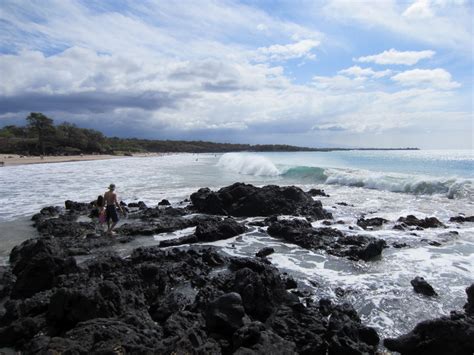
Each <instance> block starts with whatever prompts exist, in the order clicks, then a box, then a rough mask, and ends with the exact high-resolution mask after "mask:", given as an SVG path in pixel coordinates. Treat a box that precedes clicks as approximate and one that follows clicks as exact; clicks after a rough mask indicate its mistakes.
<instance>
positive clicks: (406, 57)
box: [355, 48, 436, 65]
mask: <svg viewBox="0 0 474 355" xmlns="http://www.w3.org/2000/svg"><path fill="white" fill-rule="evenodd" d="M435 53H436V52H435V51H431V50H425V51H397V50H396V49H393V48H392V49H389V50H388V51H383V52H382V53H379V54H375V55H368V56H365V57H359V58H357V59H355V61H357V62H363V63H376V64H403V65H414V64H416V63H418V62H419V61H420V60H422V59H426V58H432V57H433V56H434V55H435Z"/></svg>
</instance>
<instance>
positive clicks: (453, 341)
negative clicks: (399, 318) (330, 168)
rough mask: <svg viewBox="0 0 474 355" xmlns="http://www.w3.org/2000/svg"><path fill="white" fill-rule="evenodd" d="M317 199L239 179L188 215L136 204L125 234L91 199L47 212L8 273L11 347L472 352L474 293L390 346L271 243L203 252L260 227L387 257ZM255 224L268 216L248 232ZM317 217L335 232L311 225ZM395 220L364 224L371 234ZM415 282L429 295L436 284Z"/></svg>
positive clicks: (0, 290)
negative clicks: (314, 293) (339, 225)
mask: <svg viewBox="0 0 474 355" xmlns="http://www.w3.org/2000/svg"><path fill="white" fill-rule="evenodd" d="M313 196H315V197H317V196H324V195H322V194H314V193H306V192H304V191H303V190H301V189H299V188H297V187H279V186H265V187H263V188H257V187H254V186H252V185H247V184H241V183H236V184H234V185H231V186H228V187H225V188H222V189H220V190H219V191H211V190H209V189H207V188H206V189H200V190H199V191H197V192H196V193H194V194H192V195H191V196H190V201H189V202H190V203H188V201H186V202H184V203H183V204H182V206H183V207H171V206H169V204H168V203H167V201H163V202H162V203H160V205H159V206H156V207H148V206H146V205H145V204H144V203H143V202H138V203H129V204H128V205H127V204H125V203H124V208H126V209H127V210H128V216H127V218H126V219H125V223H124V224H122V225H121V226H120V227H119V228H118V229H117V233H118V235H117V236H116V237H113V238H111V237H107V236H105V235H104V234H103V232H102V231H101V230H100V228H99V226H98V222H97V220H96V218H95V217H94V216H95V213H96V211H95V207H94V205H93V204H92V203H79V202H73V201H66V203H65V208H62V207H61V208H60V207H54V206H51V207H47V208H43V209H42V210H41V211H40V212H39V213H38V214H36V215H35V216H33V222H34V224H35V227H36V228H37V230H38V231H39V233H40V237H39V238H37V239H30V240H27V241H25V242H24V243H22V244H21V245H19V246H17V247H15V248H14V249H13V250H12V252H11V254H10V264H9V266H8V267H4V268H2V269H0V297H1V302H2V305H3V307H2V309H1V310H0V347H10V348H15V349H16V350H19V351H22V352H24V353H27V354H55V353H69V354H375V353H377V352H378V351H379V349H380V346H381V345H382V344H383V345H384V346H385V347H386V348H387V349H389V350H393V351H398V352H401V353H402V354H433V353H437V354H472V352H473V351H474V340H473V339H474V312H473V310H474V284H473V285H471V286H470V287H469V288H468V289H467V290H466V292H467V295H468V302H467V303H466V305H465V310H464V311H456V312H452V313H451V315H450V316H448V317H443V318H440V319H435V320H432V321H425V322H421V323H420V324H419V325H417V326H416V327H415V329H413V331H412V332H410V333H408V334H406V335H403V336H401V337H399V338H396V339H384V340H383V341H381V339H380V338H379V336H378V334H377V332H376V330H375V329H373V328H371V327H367V326H365V325H363V324H362V322H361V320H360V318H359V316H358V314H357V312H356V311H355V310H354V308H353V307H352V306H351V305H350V304H348V303H343V304H337V303H334V301H332V300H329V299H325V298H322V299H314V297H311V294H309V293H308V292H306V291H305V290H302V289H299V288H298V282H297V281H296V280H294V279H293V278H292V277H291V276H289V275H286V274H283V273H281V272H280V271H279V270H278V269H277V268H275V267H274V266H273V265H272V264H271V262H270V261H269V259H267V256H268V255H270V254H271V253H272V252H273V250H272V249H271V248H264V249H262V250H261V251H260V252H259V253H257V255H258V256H255V257H253V258H237V257H232V256H229V255H226V254H224V253H222V252H219V251H218V250H217V249H215V248H209V247H207V248H203V247H202V246H199V245H196V246H193V245H194V244H196V243H202V242H212V241H216V240H221V239H227V238H232V237H235V236H237V235H240V234H242V233H244V232H245V231H246V230H248V228H261V230H262V231H264V232H266V233H268V235H270V236H271V237H274V238H278V239H279V240H282V241H284V242H285V243H291V244H296V245H298V246H300V247H302V248H307V249H310V250H320V251H324V252H326V253H328V254H331V255H334V256H336V257H341V258H348V259H350V260H354V261H358V260H364V261H367V262H371V260H377V259H379V258H381V257H383V250H384V249H385V248H387V247H388V245H387V243H386V242H385V241H383V240H381V239H376V238H373V237H370V236H367V235H364V234H363V233H361V234H356V235H353V234H351V235H345V234H344V233H342V232H341V231H339V230H337V229H335V228H331V227H330V225H331V224H333V223H334V221H333V220H332V215H331V214H330V213H329V212H327V211H326V210H324V208H323V206H322V203H321V202H320V201H318V200H315V199H314V198H313ZM244 217H262V218H261V220H260V221H258V222H253V223H244V221H243V218H244ZM318 220H324V221H327V224H328V226H327V227H319V228H316V227H313V225H312V224H311V222H315V221H318ZM388 222H389V221H387V220H382V219H379V220H375V219H374V220H371V219H361V220H360V221H358V223H357V224H358V225H359V226H360V227H361V228H362V230H364V229H367V228H378V227H380V226H381V225H383V224H385V223H388ZM464 222H470V221H469V217H467V219H466V218H464V217H463V220H462V221H459V223H464ZM395 223H398V224H396V225H399V226H400V227H399V228H403V229H408V230H412V229H413V230H416V228H442V227H443V224H442V223H441V222H440V221H437V220H433V219H432V218H430V219H424V220H418V219H416V218H413V216H406V217H402V218H400V219H399V220H398V221H396V222H395ZM191 227H192V230H193V231H192V232H190V234H188V235H185V236H182V237H178V238H174V239H167V240H163V241H161V242H160V244H159V245H156V246H151V247H139V248H136V249H134V250H133V251H132V252H131V253H130V255H128V256H127V257H123V256H120V255H118V254H117V253H116V252H113V251H112V249H111V246H113V245H116V244H118V243H129V242H132V241H133V240H134V239H135V238H137V237H143V236H148V235H155V234H158V233H164V232H173V231H178V230H183V229H185V228H191ZM81 255H82V256H87V257H86V258H83V259H78V258H77V257H78V256H81ZM416 280H417V281H416V283H415V284H416V285H417V286H418V285H419V284H420V282H421V281H423V282H426V281H424V280H423V279H421V280H420V279H416ZM415 284H414V286H415ZM425 287H427V286H425Z"/></svg>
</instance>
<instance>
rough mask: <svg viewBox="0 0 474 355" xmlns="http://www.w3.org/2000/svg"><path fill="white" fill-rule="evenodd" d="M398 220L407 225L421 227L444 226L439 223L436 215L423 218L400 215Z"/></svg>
mask: <svg viewBox="0 0 474 355" xmlns="http://www.w3.org/2000/svg"><path fill="white" fill-rule="evenodd" d="M398 222H401V223H404V224H406V225H407V226H415V227H421V228H439V227H444V224H443V223H441V221H440V220H438V219H437V218H436V217H426V218H424V219H418V218H416V217H415V216H413V215H408V216H406V217H400V218H399V219H398Z"/></svg>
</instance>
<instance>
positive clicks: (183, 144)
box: [0, 112, 416, 155]
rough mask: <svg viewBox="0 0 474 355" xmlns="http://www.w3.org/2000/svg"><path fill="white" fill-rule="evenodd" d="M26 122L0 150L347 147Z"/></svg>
mask: <svg viewBox="0 0 474 355" xmlns="http://www.w3.org/2000/svg"><path fill="white" fill-rule="evenodd" d="M26 121H27V125H26V126H15V125H8V126H5V127H3V128H1V129H0V152H1V153H6V154H21V155H76V154H116V155H128V154H132V153H165V152H185V153H220V152H243V151H251V152H271V151H277V152H283V151H284V152H298V151H331V150H349V149H348V148H308V147H296V146H291V145H284V144H257V145H250V144H231V143H216V142H206V141H181V140H149V139H139V138H119V137H107V136H105V135H104V134H103V133H102V132H99V131H97V130H94V129H88V128H81V127H78V126H76V125H75V124H73V123H68V122H63V123H60V124H55V123H54V121H53V119H51V118H49V117H47V116H46V115H44V114H42V113H39V112H31V113H30V114H29V115H28V117H27V118H26ZM358 149H368V148H358ZM403 149H416V148H403Z"/></svg>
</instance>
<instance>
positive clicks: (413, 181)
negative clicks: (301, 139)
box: [0, 151, 474, 337]
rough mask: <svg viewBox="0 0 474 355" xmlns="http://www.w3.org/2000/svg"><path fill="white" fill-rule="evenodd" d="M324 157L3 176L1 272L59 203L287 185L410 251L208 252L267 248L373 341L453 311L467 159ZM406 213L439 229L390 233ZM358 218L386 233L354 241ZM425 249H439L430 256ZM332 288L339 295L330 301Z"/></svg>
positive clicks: (230, 243) (63, 167) (471, 253)
mask: <svg viewBox="0 0 474 355" xmlns="http://www.w3.org/2000/svg"><path fill="white" fill-rule="evenodd" d="M333 153H334V154H333ZM333 153H265V154H250V153H248V154H242V153H237V154H234V153H232V154H225V155H219V154H218V155H214V154H200V155H193V154H179V155H169V156H162V157H145V158H124V159H117V160H107V161H90V162H76V163H58V164H47V165H44V164H43V165H28V166H12V167H4V168H1V169H0V181H1V185H0V204H1V206H2V208H1V210H0V236H1V241H2V242H1V245H0V258H1V262H2V263H5V262H6V260H7V255H8V252H9V250H11V247H12V246H13V245H14V244H17V243H19V242H21V241H22V240H24V239H27V238H30V237H31V236H33V235H35V232H34V230H33V229H32V228H31V227H29V224H30V223H31V222H30V221H29V218H30V217H31V215H32V214H33V213H36V212H38V211H39V210H40V208H42V207H45V206H48V205H63V203H64V200H66V199H71V200H76V201H91V200H94V199H95V198H96V197H97V195H99V194H101V193H103V192H104V191H105V189H106V187H107V186H108V185H109V184H110V183H112V182H113V183H115V184H116V185H117V192H118V194H119V197H121V198H122V199H123V200H125V201H126V202H132V201H137V200H143V201H145V202H146V203H147V204H148V205H154V204H156V203H157V202H159V201H160V200H161V199H163V198H166V199H168V200H170V202H171V203H172V204H174V205H178V204H179V202H180V201H182V200H184V199H185V198H188V197H189V195H190V194H191V193H192V192H194V191H196V190H197V189H199V188H201V187H206V186H208V187H211V188H213V189H217V188H219V187H222V186H226V185H229V184H231V183H234V182H236V181H244V182H248V183H252V184H255V185H258V186H262V185H265V184H277V185H288V184H296V185H298V186H300V187H302V188H303V189H304V190H307V189H309V188H323V189H324V190H325V191H326V192H327V193H328V194H329V195H330V197H321V198H319V199H321V201H322V203H323V206H324V207H325V208H326V209H328V210H329V211H330V212H332V213H333V215H334V218H335V220H341V221H344V223H345V224H335V225H334V226H333V227H335V228H338V229H340V230H342V231H343V232H344V233H356V234H368V235H372V236H374V237H377V238H383V239H385V240H386V241H387V242H388V243H389V244H391V243H392V242H394V241H399V242H406V243H407V244H409V245H410V248H403V249H395V248H388V249H385V250H384V252H383V257H382V258H381V259H380V260H377V261H372V262H363V261H360V262H353V261H350V260H347V259H345V258H337V257H333V256H330V255H327V254H325V253H324V252H311V251H308V250H304V249H302V248H300V247H298V246H295V245H291V244H286V243H282V242H281V241H279V240H276V239H274V238H271V237H269V236H268V235H267V234H266V233H265V232H264V230H260V229H259V228H255V227H251V228H250V229H249V231H248V232H246V233H245V234H244V235H240V236H237V237H234V238H232V239H229V240H224V241H219V242H216V243H211V244H212V245H214V246H217V247H219V248H221V249H222V250H223V251H225V252H227V253H229V254H231V255H241V256H250V255H254V254H255V252H256V251H257V250H259V249H260V248H262V247H264V246H272V247H274V248H275V250H276V252H275V253H274V254H272V255H270V257H269V258H270V260H272V262H273V263H274V264H275V265H276V266H278V267H279V268H280V269H281V270H282V271H287V272H290V273H291V274H293V275H294V276H295V277H296V278H297V279H298V280H299V282H300V285H302V286H305V287H308V288H311V289H313V290H314V291H315V292H316V298H319V297H321V296H326V297H330V298H332V299H334V300H336V301H340V302H342V301H350V302H351V303H353V304H354V305H355V307H356V309H357V310H358V312H359V313H360V315H361V317H362V319H363V321H364V323H366V324H369V325H372V326H374V327H376V328H377V330H378V331H379V333H380V334H381V336H382V337H385V336H395V335H398V334H401V333H404V332H406V331H408V330H410V329H411V328H412V327H413V326H414V325H415V324H416V323H417V322H419V321H420V320H423V319H429V318H433V317H436V316H439V315H443V314H449V311H450V310H454V309H460V308H461V307H462V305H463V304H464V303H465V302H466V294H465V292H464V289H465V288H466V287H467V286H468V285H470V284H471V283H472V282H474V280H473V272H472V270H474V223H465V224H455V223H450V222H449V218H450V217H452V216H456V215H458V214H459V213H465V214H466V215H474V201H473V195H472V182H473V174H474V173H473V169H472V167H473V165H472V164H473V161H474V160H473V158H472V152H469V151H464V152H459V151H458V152H427V151H405V152H386V151H384V152H372V151H370V152H333ZM387 162H390V163H387ZM403 191H404V192H403ZM340 202H345V203H347V206H342V205H340V204H338V203H340ZM408 214H414V215H416V216H417V217H425V216H435V217H437V218H438V219H440V220H441V221H442V222H443V223H445V224H446V225H447V228H446V229H427V230H423V231H416V234H417V235H416V236H415V235H410V233H409V232H400V231H394V230H392V226H393V224H394V223H393V222H394V221H395V220H396V219H398V218H399V217H400V216H406V215H408ZM361 216H365V217H384V218H386V219H388V220H390V221H392V222H391V223H389V224H388V225H386V226H384V228H383V229H381V230H374V231H363V230H361V229H359V228H358V227H357V226H355V222H356V221H357V219H358V218H360V217H361ZM246 221H250V220H246ZM314 225H315V226H317V225H319V222H316V223H315V224H314ZM349 225H352V226H355V228H354V229H353V230H351V229H349ZM449 231H457V232H458V233H459V234H458V235H454V234H449V233H447V232H449ZM188 233H192V230H189V229H188V230H184V231H178V232H174V233H171V234H162V235H157V236H154V237H146V238H145V237H143V238H138V239H136V240H135V241H133V242H132V243H130V244H128V245H117V246H116V249H117V251H119V252H120V253H122V254H123V255H126V254H127V253H129V252H130V250H131V249H132V248H134V247H137V246H140V245H154V244H157V243H159V241H160V240H162V239H168V238H174V237H176V236H180V235H186V234H188ZM423 239H429V240H437V241H439V242H441V243H442V245H441V246H439V247H435V246H430V245H428V244H427V242H426V241H423ZM415 276H423V277H424V278H425V279H426V280H427V281H428V282H430V283H431V284H432V285H433V287H434V288H435V290H436V291H437V292H438V294H439V295H440V296H439V297H437V298H432V299H429V298H426V297H423V296H420V295H417V294H415V293H414V292H413V288H412V287H411V285H410V280H411V279H413V278H414V277H415ZM336 287H342V288H343V289H344V290H345V291H346V292H345V294H344V295H343V296H337V295H336V294H335V289H336Z"/></svg>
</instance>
